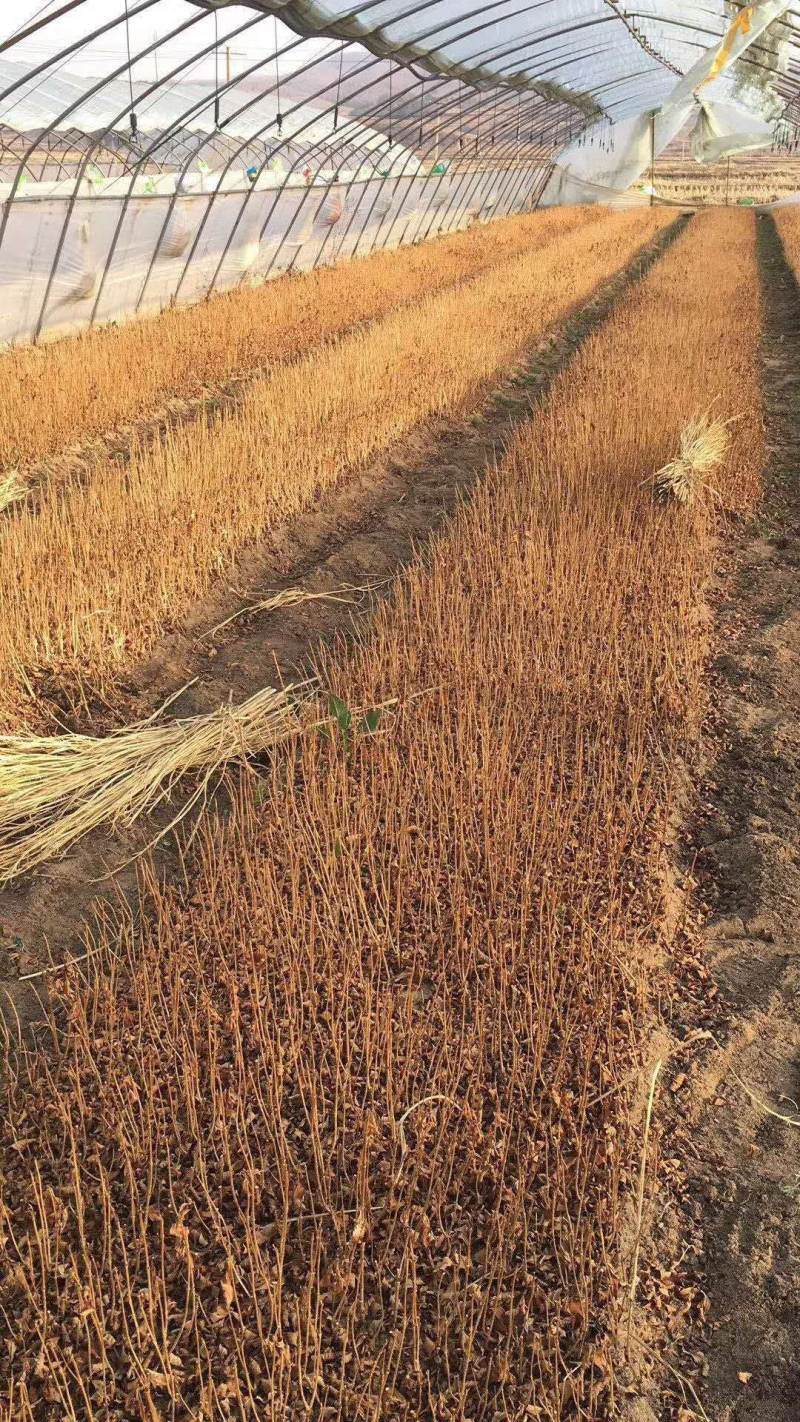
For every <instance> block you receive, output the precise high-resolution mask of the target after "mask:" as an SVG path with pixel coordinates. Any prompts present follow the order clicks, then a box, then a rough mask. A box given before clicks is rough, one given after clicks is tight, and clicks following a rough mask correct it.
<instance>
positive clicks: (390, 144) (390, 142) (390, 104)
mask: <svg viewBox="0 0 800 1422" xmlns="http://www.w3.org/2000/svg"><path fill="white" fill-rule="evenodd" d="M391 147H392V61H391V59H390V60H389V148H390V149H391Z"/></svg>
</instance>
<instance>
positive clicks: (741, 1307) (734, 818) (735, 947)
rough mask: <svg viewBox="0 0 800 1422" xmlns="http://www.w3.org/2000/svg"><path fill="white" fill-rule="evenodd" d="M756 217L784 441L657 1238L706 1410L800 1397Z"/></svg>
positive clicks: (781, 745)
mask: <svg viewBox="0 0 800 1422" xmlns="http://www.w3.org/2000/svg"><path fill="white" fill-rule="evenodd" d="M756 220H757V233H758V238H757V250H758V259H759V266H760V274H761V287H762V295H761V299H762V312H763V337H762V369H763V387H764V404H765V411H766V426H767V439H768V441H769V448H770V455H771V457H770V463H769V467H768V468H767V470H766V471H765V474H764V488H763V496H762V500H761V503H760V507H759V512H758V514H757V516H756V518H755V519H754V520H752V521H750V520H749V521H748V522H747V523H746V524H742V525H741V526H739V527H738V528H735V529H734V530H733V532H732V534H731V536H730V539H729V543H728V546H727V551H726V566H725V568H724V573H723V576H722V577H721V578H720V579H719V580H718V582H717V585H716V588H715V590H714V595H713V597H712V611H713V615H714V619H715V624H716V625H715V646H716V655H715V658H714V661H713V663H712V667H711V705H710V708H709V723H708V726H707V732H708V734H707V738H706V742H705V747H704V756H703V772H704V773H703V775H702V777H701V778H700V779H699V780H698V781H697V782H696V783H695V784H694V786H693V790H692V803H693V810H692V816H691V819H690V821H689V823H688V825H687V826H686V828H685V833H684V835H683V837H682V838H683V844H682V846H681V852H682V863H680V864H679V875H678V883H677V887H678V892H679V894H680V895H681V896H682V897H683V899H684V909H683V918H682V927H681V930H680V932H679V934H678V944H677V948H676V953H675V958H674V969H675V971H676V980H675V981H674V982H673V984H672V986H671V987H670V988H668V993H669V994H670V996H671V999H672V1000H671V1003H670V1008H669V1014H668V1015H669V1017H670V1025H671V1029H672V1032H673V1034H674V1035H673V1041H672V1044H671V1046H670V1047H669V1048H668V1056H669V1069H668V1073H667V1080H668V1084H669V1088H670V1089H669V1090H668V1091H667V1092H666V1093H665V1094H664V1098H663V1100H662V1106H661V1111H662V1113H663V1116H664V1122H663V1130H664V1134H663V1137H662V1145H661V1150H660V1156H661V1159H660V1163H659V1179H658V1183H657V1209H658V1215H657V1224H656V1225H655V1227H654V1236H653V1240H652V1241H651V1255H652V1257H653V1258H654V1259H655V1260H656V1261H657V1267H658V1268H659V1269H660V1270H661V1271H662V1274H663V1277H664V1278H666V1277H667V1276H668V1275H669V1274H670V1271H672V1273H673V1274H675V1275H677V1276H679V1275H680V1274H681V1272H683V1273H684V1274H685V1275H686V1277H685V1278H684V1280H683V1282H684V1283H685V1284H686V1289H685V1293H686V1297H687V1298H689V1297H691V1296H692V1295H693V1293H694V1297H695V1300H696V1301H697V1300H699V1304H696V1305H693V1306H692V1311H691V1316H692V1317H693V1320H694V1323H693V1327H691V1328H690V1329H689V1332H688V1334H687V1335H686V1336H685V1337H684V1339H683V1342H682V1344H681V1345H680V1347H679V1349H678V1351H677V1352H673V1351H671V1352H670V1355H669V1356H670V1357H672V1358H673V1360H674V1362H675V1364H676V1371H675V1372H674V1373H671V1374H670V1375H669V1376H668V1377H666V1379H665V1381H666V1384H667V1388H668V1391H669V1393H670V1394H671V1398H672V1405H671V1406H670V1407H668V1408H666V1409H665V1411H664V1413H663V1415H664V1417H665V1418H666V1417H670V1418H672V1417H674V1416H675V1415H676V1408H678V1407H679V1405H683V1406H684V1407H685V1409H686V1410H685V1411H684V1412H682V1413H680V1415H681V1416H682V1417H684V1418H687V1419H688V1418H690V1417H691V1418H694V1417H696V1416H699V1415H700V1414H699V1412H697V1411H695V1410H694V1409H695V1400H694V1398H693V1397H692V1395H691V1393H690V1391H689V1390H688V1388H687V1387H686V1379H687V1378H689V1377H691V1378H693V1379H694V1384H693V1385H694V1387H695V1388H696V1389H697V1392H698V1393H699V1395H700V1397H701V1399H702V1402H703V1404H704V1406H705V1409H706V1412H707V1414H708V1417H709V1418H711V1419H712V1422H795V1419H796V1418H797V1416H798V1406H799V1405H800V1364H798V1357H797V1340H798V1337H800V1297H799V1296H798V1292H797V1279H798V1271H799V1270H800V1135H799V1134H798V1127H797V1122H798V1121H800V1109H798V1107H799V1106H800V1022H799V1020H798V1004H799V1003H800V966H799V965H798V955H797V944H798V941H800V877H798V866H800V792H798V768H800V583H798V569H799V568H800V483H798V474H800V461H798V454H797V450H798V442H799V438H800V373H798V342H799V341H800V288H799V287H798V283H797V280H796V278H795V277H794V275H793V273H792V271H791V270H790V268H789V266H788V265H787V262H786V259H785V255H784V251H783V248H782V245H781V241H780V237H779V235H778V232H777V230H776V226H775V222H774V219H773V218H772V216H770V215H766V214H765V215H760V216H759V217H758V218H757V219H756ZM776 1113H777V1115H776ZM780 1116H784V1117H789V1118H793V1120H794V1122H795V1124H794V1125H792V1124H788V1123H787V1121H786V1120H780V1119H778V1117H780ZM698 1285H699V1286H700V1292H699V1293H698V1292H696V1290H697V1287H698ZM687 1308H688V1305H687ZM679 1332H680V1330H679V1329H678V1330H676V1333H679ZM679 1375H680V1376H679ZM652 1405H653V1408H654V1411H643V1412H641V1413H640V1414H638V1415H639V1417H640V1419H641V1422H645V1419H646V1418H647V1417H650V1418H652V1417H654V1416H655V1413H656V1412H657V1411H658V1410H659V1409H658V1403H657V1401H656V1400H653V1404H652Z"/></svg>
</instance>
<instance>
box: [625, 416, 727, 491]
mask: <svg viewBox="0 0 800 1422" xmlns="http://www.w3.org/2000/svg"><path fill="white" fill-rule="evenodd" d="M730 423H731V421H730V420H710V419H709V417H708V413H707V412H706V413H705V414H702V415H696V416H695V418H694V419H693V420H690V421H689V423H688V425H687V426H686V428H685V429H684V431H683V433H682V435H681V439H680V454H679V455H678V458H677V459H673V460H671V461H670V463H669V464H665V465H664V466H663V468H662V469H659V470H658V471H657V472H656V473H655V474H653V475H652V476H651V478H650V479H646V480H645V483H649V484H652V485H653V486H654V488H655V490H656V493H657V494H660V495H661V497H662V498H670V497H671V498H674V499H677V501H678V503H679V504H682V505H683V506H684V508H688V507H689V506H690V505H691V504H693V503H694V502H695V500H696V499H698V498H702V497H703V496H704V495H711V496H712V497H715V498H716V497H718V496H717V491H716V489H714V487H713V486H712V485H711V484H710V483H709V482H708V474H709V473H710V471H711V470H712V469H715V468H716V467H717V466H718V465H719V464H721V463H722V461H723V460H724V458H725V455H726V454H727V452H728V448H729V446H730V442H731V440H730V435H729V433H728V425H729V424H730Z"/></svg>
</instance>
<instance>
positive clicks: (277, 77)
mask: <svg viewBox="0 0 800 1422" xmlns="http://www.w3.org/2000/svg"><path fill="white" fill-rule="evenodd" d="M272 25H273V34H274V37H275V97H276V100H277V104H278V112H277V113H276V115H275V122H276V124H277V125H278V137H279V138H280V136H281V134H282V132H283V114H282V113H281V72H280V69H279V67H278V20H277V17H276V16H275V15H273V17H272Z"/></svg>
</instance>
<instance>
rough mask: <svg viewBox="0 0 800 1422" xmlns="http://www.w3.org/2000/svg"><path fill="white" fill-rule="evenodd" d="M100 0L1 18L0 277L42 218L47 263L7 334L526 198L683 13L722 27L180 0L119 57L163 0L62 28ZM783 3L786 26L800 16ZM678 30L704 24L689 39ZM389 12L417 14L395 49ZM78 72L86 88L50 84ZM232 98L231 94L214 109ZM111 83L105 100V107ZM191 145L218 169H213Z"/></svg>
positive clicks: (658, 60)
mask: <svg viewBox="0 0 800 1422" xmlns="http://www.w3.org/2000/svg"><path fill="white" fill-rule="evenodd" d="M85 3H87V0H63V3H62V4H60V5H57V6H56V8H55V10H54V12H53V13H51V14H50V15H44V16H41V17H40V18H39V19H38V20H36V21H34V22H31V24H30V25H28V26H27V27H26V28H24V29H23V30H22V31H21V32H20V33H19V34H18V35H16V36H10V37H8V38H5V37H4V36H3V34H2V30H1V29H0V183H2V187H3V204H2V205H3V211H2V215H0V280H3V281H5V282H6V283H11V284H12V285H13V284H14V283H16V284H17V286H16V288H15V289H18V288H19V287H20V283H21V282H23V280H24V275H25V274H24V271H22V268H23V267H24V263H22V265H21V264H20V262H19V261H18V260H17V256H18V253H19V250H20V245H19V244H20V240H21V239H20V235H19V234H20V233H21V232H23V233H24V230H27V231H28V232H31V231H33V230H34V227H35V224H36V223H37V221H38V222H39V224H40V226H41V224H45V226H46V229H47V234H48V242H49V245H48V242H43V243H42V244H41V249H42V251H43V253H45V254H46V255H44V256H43V257H42V262H43V263H46V265H45V266H43V268H42V270H37V271H34V268H33V259H32V258H31V265H30V273H29V275H30V283H29V290H28V291H27V294H26V296H25V300H24V302H22V301H21V303H20V304H21V306H22V305H24V308H25V316H24V319H23V318H20V323H19V329H18V330H15V329H13V321H12V323H11V329H9V326H8V322H7V323H6V328H5V329H3V328H2V326H0V341H8V340H10V339H26V338H28V337H33V338H36V337H38V336H40V335H42V334H45V333H47V334H50V333H55V332H57V331H61V330H63V329H65V328H69V329H71V328H73V327H74V326H76V325H86V324H92V323H94V322H98V321H105V320H109V319H118V318H119V317H120V316H123V315H132V314H135V313H136V312H140V311H144V310H147V309H150V310H152V309H159V307H163V306H164V305H165V304H168V303H170V302H175V301H178V300H181V301H184V300H192V299H198V298H200V297H202V296H203V295H206V294H208V293H209V292H211V291H214V290H218V289H223V288H225V287H230V286H231V285H234V284H236V283H238V282H240V281H245V280H253V279H257V280H263V279H267V278H268V277H270V276H271V275H273V274H276V273H277V272H279V271H283V270H287V269H289V268H301V269H305V268H308V267H311V266H316V265H317V264H319V263H322V262H330V261H335V260H339V259H341V258H342V257H344V256H346V255H354V254H362V253H366V252H369V251H373V250H375V249H376V248H379V247H392V246H396V245H399V244H400V243H402V242H405V241H410V240H414V241H418V240H422V239H423V238H424V237H427V236H429V235H433V234H435V233H437V232H440V231H448V230H453V229H454V228H457V227H459V226H463V225H464V224H465V223H466V222H468V221H471V220H486V219H488V218H489V217H490V216H494V215H500V214H502V213H507V212H512V211H520V210H524V209H526V208H530V207H531V206H535V204H536V203H537V202H538V200H539V198H540V196H541V193H542V191H543V188H544V186H545V184H546V182H547V178H548V176H549V174H550V172H551V171H552V165H553V162H554V160H555V158H556V157H557V156H558V154H559V153H560V152H561V150H562V149H563V148H564V147H565V146H566V145H568V144H569V143H571V142H572V141H573V140H574V139H575V138H577V137H579V136H581V135H584V138H585V139H586V140H587V141H590V139H591V134H592V132H597V131H598V129H597V125H598V124H599V125H603V126H604V127H603V130H602V131H603V132H605V133H606V134H607V133H608V126H609V125H610V124H613V121H614V119H615V118H617V117H620V116H622V117H624V116H626V114H627V113H629V112H630V109H631V105H632V104H634V103H636V102H638V101H639V97H640V96H641V95H642V94H644V93H645V92H646V91H647V89H648V86H650V85H652V84H654V83H655V82H656V81H657V80H658V82H662V80H661V78H659V76H664V74H665V72H666V71H671V72H672V73H680V72H681V70H680V69H679V68H678V67H677V65H676V64H675V63H673V61H672V58H671V57H670V54H669V53H666V52H665V50H664V45H665V37H666V38H667V40H668V39H669V36H670V35H672V36H675V35H678V36H679V40H677V41H675V43H679V44H682V45H683V47H684V50H690V49H691V46H692V45H697V44H702V43H703V42H705V41H704V39H703V38H702V37H703V36H708V35H710V36H711V37H712V38H713V36H714V34H715V33H716V31H715V30H714V29H713V21H714V15H713V12H711V11H709V9H708V8H707V7H704V8H702V22H700V16H698V23H697V24H695V25H694V26H692V25H691V22H688V24H684V23H683V22H682V21H680V20H679V19H677V18H676V17H674V16H673V15H671V14H670V13H669V6H670V4H671V3H673V4H674V0H640V8H639V9H638V10H637V11H636V13H635V14H634V13H631V12H627V11H624V10H623V9H622V8H621V7H620V6H619V4H618V0H587V3H586V5H585V8H584V10H583V12H582V13H580V12H579V7H577V6H575V5H574V4H571V3H570V0H529V3H523V0H489V3H488V4H484V5H477V4H475V3H474V0H473V3H469V0H465V3H464V5H463V8H462V7H459V8H454V7H453V5H452V4H450V5H449V6H448V5H447V4H446V3H444V0H416V2H415V0H409V3H408V4H402V3H397V4H396V5H395V7H394V10H393V12H389V11H388V7H387V0H365V3H364V4H362V5H359V6H357V7H355V8H353V9H351V10H348V11H343V12H341V13H335V12H334V11H333V10H331V12H330V19H329V23H327V24H326V25H322V26H316V27H315V25H314V24H313V23H312V20H311V18H310V17H311V16H312V13H316V14H317V15H318V14H319V12H313V7H312V6H311V5H303V6H299V5H296V4H295V2H294V0H238V3H239V4H240V5H241V4H244V6H245V8H246V9H247V10H249V11H250V13H249V15H248V16H247V18H246V19H242V18H241V14H239V16H238V18H237V21H236V23H234V24H232V25H230V28H229V29H228V32H227V33H225V34H223V35H221V36H218V34H217V25H218V21H219V18H220V17H221V16H224V15H225V11H226V10H227V9H228V6H229V3H232V0H185V8H186V15H185V18H184V19H183V20H182V22H181V23H180V24H178V25H175V24H174V22H173V26H172V29H171V30H170V31H169V32H168V33H164V34H163V35H162V36H161V37H160V38H156V39H155V40H154V41H153V42H152V43H150V44H147V45H145V46H143V47H142V48H140V49H138V50H137V51H136V52H135V53H133V52H131V53H130V56H128V54H127V45H128V42H129V40H130V30H129V23H130V21H131V20H135V19H137V18H138V17H139V16H142V15H146V16H147V17H148V24H149V25H151V24H153V22H154V21H155V22H156V23H157V19H158V12H159V8H160V7H161V6H162V0H128V3H127V4H126V5H125V7H124V9H123V8H122V0H117V8H116V10H115V13H114V14H113V15H112V16H110V17H109V18H108V19H107V20H106V21H105V22H104V23H103V24H102V25H100V26H97V27H96V28H95V29H94V30H92V31H91V32H90V33H88V34H87V35H85V36H83V37H82V38H81V39H79V40H73V41H71V42H70V43H67V44H63V43H62V44H61V46H60V47H59V45H58V43H57V42H56V40H57V36H58V34H59V33H60V32H61V31H60V30H59V22H60V21H61V20H62V19H64V18H65V17H66V16H67V15H71V16H72V17H73V24H74V18H75V16H76V15H79V12H80V9H81V6H82V5H83V4H85ZM648 4H651V5H652V7H653V8H652V10H649V9H648V8H647V6H648ZM719 4H720V12H721V13H722V10H723V8H724V7H723V3H722V0H719ZM685 8H686V7H684V13H685ZM664 11H666V13H662V12H664ZM214 16H216V20H214V21H213V28H214V33H213V34H212V33H211V24H210V23H209V24H206V25H205V26H204V27H203V30H202V31H199V32H198V35H197V37H196V38H195V29H196V27H197V26H198V25H203V21H211V19H212V17H214ZM276 17H277V18H280V19H281V23H282V25H283V26H284V31H283V33H284V35H286V30H287V29H288V31H289V34H288V38H286V39H285V40H284V42H283V43H282V44H279V43H278V33H277V27H276V28H275V31H274V42H273V44H272V45H271V46H268V47H267V51H266V53H265V54H262V55H261V56H260V57H254V56H252V55H250V56H248V58H247V60H246V63H245V67H244V68H243V69H242V70H241V71H240V72H239V73H238V74H237V75H236V76H235V78H232V79H231V80H230V81H229V80H228V79H227V78H226V79H225V81H224V82H219V83H216V82H215V83H211V84H204V85H202V86H199V85H197V84H196V83H194V84H192V83H191V82H190V80H191V75H192V73H193V72H194V70H195V69H196V68H197V66H198V64H200V63H202V62H203V61H204V60H205V61H207V62H208V61H210V59H211V58H212V56H214V55H215V53H218V45H219V43H221V44H223V45H224V44H228V43H236V42H237V41H239V42H242V41H243V39H244V37H245V36H249V33H250V31H252V30H254V29H257V27H259V26H261V25H262V23H263V21H264V20H267V19H273V20H275V19H276ZM232 19H233V16H232V15H231V16H229V17H228V20H229V21H230V20H232ZM559 20H560V21H561V22H560V23H559ZM781 25H782V26H783V31H785V32H786V33H788V34H790V35H791V36H794V33H795V31H794V27H793V25H792V24H791V22H790V21H789V20H788V19H787V20H786V21H781ZM648 26H649V28H648ZM609 27H610V28H609ZM684 28H689V29H691V30H693V32H694V35H695V38H694V39H684V38H680V36H681V34H682V30H683V29H684ZM292 31H294V33H292ZM393 31H394V32H396V33H398V36H399V35H400V33H401V31H402V38H398V41H397V44H396V46H394V48H393V47H392V46H391V44H390V43H389V42H388V40H387V35H388V34H390V33H391V32H393ZM651 31H652V33H651ZM309 35H313V36H314V37H318V36H327V37H328V38H329V39H331V40H332V46H331V50H330V52H329V53H325V54H319V53H316V54H314V55H312V56H311V57H309V55H308V36H309ZM408 35H411V36H412V38H411V39H409V38H408ZM50 36H53V37H54V39H53V45H52V49H53V52H52V55H50V57H48V58H46V59H45V60H43V61H39V62H37V63H36V64H35V65H32V66H22V67H21V66H20V64H19V62H18V61H17V53H16V52H17V51H20V52H21V53H22V54H24V52H25V51H24V48H21V47H23V46H24V45H25V44H27V43H29V42H30V41H31V40H32V39H34V38H35V40H36V43H37V45H38V46H39V47H40V48H41V46H42V44H43V43H44V44H46V43H47V42H48V39H49V38H50ZM698 36H699V37H701V38H698ZM257 37H258V35H257ZM109 39H110V40H111V41H112V42H116V43H117V44H119V45H120V46H121V48H124V49H125V50H126V54H125V59H124V62H122V63H116V64H115V63H113V62H112V64H111V66H110V68H109V72H108V73H107V74H106V75H105V76H104V77H103V78H101V79H99V80H91V81H89V80H87V81H83V82H80V81H79V82H77V83H76V82H75V76H74V75H70V71H69V64H70V61H74V60H75V59H77V58H78V57H79V56H80V54H81V51H82V50H83V49H84V47H85V46H91V45H92V44H94V43H96V42H97V41H103V42H104V43H108V42H109ZM187 39H188V41H189V44H190V46H191V50H190V52H189V54H188V55H187V56H185V57H183V58H181V59H180V61H179V62H173V63H171V65H170V67H169V68H168V70H167V71H166V72H165V73H164V74H163V75H162V76H160V77H157V78H156V79H155V80H153V81H152V82H147V83H143V82H142V81H137V80H135V76H134V71H135V70H136V67H137V65H140V64H141V63H142V61H145V60H148V59H149V58H150V57H151V56H153V55H155V54H156V53H157V52H158V50H159V49H160V48H161V47H162V46H168V45H169V44H170V43H171V42H172V41H175V40H179V41H181V42H182V43H184V44H185V43H186V41H187ZM337 39H338V41H339V43H338V46H337V44H336V40H337ZM244 43H245V44H249V39H244ZM89 52H91V50H90V51H89ZM681 53H683V51H681ZM442 56H444V58H442ZM756 56H758V57H756ZM771 57H772V56H771V52H769V51H762V48H761V46H759V47H756V46H754V47H753V54H752V56H751V57H750V59H749V63H750V65H751V67H753V66H754V67H755V68H756V69H762V70H763V71H764V72H765V73H768V74H769V76H770V80H769V82H773V81H774V82H775V85H776V90H777V91H778V92H780V93H781V95H782V96H783V98H784V104H785V107H784V116H785V121H786V122H792V120H793V117H794V109H795V90H796V88H797V86H796V81H795V79H794V76H793V75H792V74H788V75H787V74H786V73H785V72H783V71H782V70H780V65H779V64H777V62H775V63H772V64H770V59H771ZM345 59H347V60H348V63H347V64H346V65H345V63H344V61H345ZM765 60H766V63H765ZM351 61H352V62H351ZM64 70H66V72H67V75H68V76H69V78H70V85H71V91H70V85H68V86H67V87H66V89H65V90H64V95H65V97H67V100H68V101H67V102H66V103H64V102H62V103H61V104H59V102H58V101H57V96H58V94H59V93H60V92H61V90H60V89H59V83H58V82H57V80H56V76H57V74H58V73H60V72H62V71H64ZM778 71H780V72H778ZM315 75H318V77H319V83H318V84H316V85H315V83H314V78H315ZM262 76H263V80H264V82H263V84H257V85H256V84H255V81H257V80H259V79H261V77H262ZM587 76H588V77H587ZM667 78H669V75H667ZM249 82H254V88H253V90H252V92H250V91H248V90H247V88H246V85H247V84H248V83H249ZM670 82H673V81H670ZM121 84H122V85H124V86H125V88H124V89H122V90H121V88H120V85H121ZM243 86H245V87H243ZM37 95H38V98H37V97H36V96H37ZM226 97H227V98H229V99H233V101H234V102H233V106H232V107H230V106H229V112H228V113H226V114H225V116H224V118H222V117H221V109H220V101H221V100H223V99H225V98H226ZM34 100H35V102H34ZM37 104H38V105H39V106H40V107H41V109H42V113H43V123H42V125H41V127H38V126H37V127H31V125H30V124H28V125H27V127H26V126H25V125H24V124H23V125H22V126H21V127H20V128H15V126H14V113H15V110H17V111H19V112H20V113H21V114H27V115H28V116H30V114H31V113H35V112H36V108H37ZM96 104H99V105H100V110H99V111H100V112H101V114H102V121H101V123H100V124H99V125H98V126H97V127H96V128H94V127H93V128H90V127H89V123H88V118H87V116H88V115H90V114H91V113H92V112H94V111H96V110H94V109H93V106H94V105H96ZM137 110H138V115H137ZM212 110H213V112H214V123H213V124H211V123H210V122H209V119H208V114H209V112H211V111H212ZM151 119H152V127H150V126H149V125H150V123H151ZM207 160H210V163H209V161H207ZM198 162H200V165H201V167H203V168H204V169H208V168H209V166H211V167H213V173H212V174H211V176H210V178H208V179H206V178H205V177H204V176H203V177H202V178H201V179H200V180H199V182H198V180H197V177H196V176H194V177H193V176H192V173H191V170H192V168H193V167H194V166H195V165H197V164H198ZM278 165H280V175H279V176H278V175H276V172H275V170H276V167H277V166H278ZM244 168H246V169H247V172H246V173H245V172H244V171H243V169H244ZM52 175H54V176H52ZM6 176H8V181H7V182H5V183H3V181H2V180H3V178H4V177H6ZM165 188H166V189H168V190H166V191H165V190H164V189H165ZM37 211H38V218H37ZM178 228H180V231H179V233H178V234H177V236H176V231H177V229H178ZM23 240H24V237H23ZM137 244H139V245H137ZM33 246H35V247H36V248H37V250H38V247H39V244H38V243H35V244H33ZM140 246H141V251H140V250H139V247H140ZM76 254H77V255H76ZM81 262H83V266H82V267H80V263H81ZM15 263H16V265H15ZM79 267H80V270H79V273H78V277H77V279H76V278H75V272H76V269H77V268H79ZM20 271H22V276H20ZM70 283H72V286H70ZM118 288H119V289H121V294H120V295H119V297H118V298H117V297H116V296H115V291H116V290H117V289H118ZM34 296H35V302H34V299H33V298H34ZM10 306H11V308H12V309H13V301H12V302H11V303H10Z"/></svg>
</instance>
